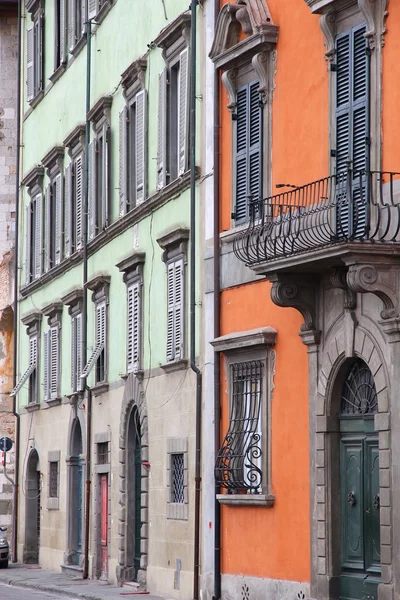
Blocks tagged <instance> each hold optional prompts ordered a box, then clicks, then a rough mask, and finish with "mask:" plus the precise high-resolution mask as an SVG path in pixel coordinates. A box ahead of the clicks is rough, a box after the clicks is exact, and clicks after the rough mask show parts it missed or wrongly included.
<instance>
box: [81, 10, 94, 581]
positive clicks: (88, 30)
mask: <svg viewBox="0 0 400 600" xmlns="http://www.w3.org/2000/svg"><path fill="white" fill-rule="evenodd" d="M91 50H92V24H91V21H90V20H89V19H88V21H87V23H86V57H87V60H86V134H85V193H84V197H83V214H84V219H83V231H82V234H83V302H82V305H83V306H82V364H84V365H85V364H86V361H87V307H88V302H87V287H86V286H87V281H88V251H87V237H88V204H89V202H88V200H89V138H90V121H89V120H88V118H87V115H88V113H89V111H90V83H91ZM82 383H83V389H84V390H86V391H87V415H86V496H85V554H84V562H83V579H88V577H89V537H90V489H91V483H92V480H91V468H92V390H91V389H90V388H89V387H88V386H87V384H86V379H84V380H82Z"/></svg>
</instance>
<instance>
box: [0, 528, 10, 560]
mask: <svg viewBox="0 0 400 600" xmlns="http://www.w3.org/2000/svg"><path fill="white" fill-rule="evenodd" d="M6 531H7V527H0V568H2V569H6V568H7V567H8V558H9V554H10V546H9V545H8V541H7V538H6V536H5V535H4V534H5V532H6Z"/></svg>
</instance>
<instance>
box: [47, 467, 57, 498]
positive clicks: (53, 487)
mask: <svg viewBox="0 0 400 600" xmlns="http://www.w3.org/2000/svg"><path fill="white" fill-rule="evenodd" d="M49 498H58V462H51V463H50V468H49Z"/></svg>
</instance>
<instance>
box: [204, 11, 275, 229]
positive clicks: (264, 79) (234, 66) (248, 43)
mask: <svg viewBox="0 0 400 600" xmlns="http://www.w3.org/2000/svg"><path fill="white" fill-rule="evenodd" d="M257 1H258V0H251V1H250V2H249V4H252V5H253V4H254V7H255V8H254V7H253V6H252V7H250V8H252V9H253V10H256V11H259V12H257V13H256V14H258V15H259V16H258V19H257V20H256V22H253V21H254V17H253V16H250V12H247V10H249V9H248V8H247V5H245V4H240V5H239V4H235V3H233V4H230V5H225V6H223V7H222V8H221V10H220V12H219V15H218V17H217V23H216V32H215V37H214V41H213V45H212V48H211V51H210V54H209V56H210V58H211V60H212V61H213V63H214V65H215V68H216V69H217V70H223V73H222V76H221V81H222V84H223V85H224V87H225V89H226V91H227V93H228V99H229V103H228V109H229V111H230V113H231V115H232V121H231V123H232V135H231V140H232V148H231V156H232V159H234V157H235V152H236V150H235V139H236V120H235V118H236V94H237V90H238V88H239V87H240V86H241V85H242V83H243V78H244V77H245V78H246V80H247V81H250V80H251V79H252V77H251V76H250V73H254V77H253V79H254V80H258V81H259V93H260V101H261V107H262V111H263V120H262V122H263V128H264V131H263V135H262V140H263V144H262V162H263V172H264V173H267V174H270V172H271V159H272V157H271V145H272V99H273V90H274V81H273V78H274V73H275V70H276V50H275V47H276V43H277V41H278V32H279V28H278V27H277V26H276V25H274V24H273V22H272V18H271V15H270V12H269V10H268V7H267V6H266V4H265V5H264V6H263V7H262V8H260V6H258V5H257V6H256V4H257ZM263 1H264V2H265V0H263ZM245 11H246V12H245ZM238 15H239V16H238ZM244 15H247V16H244ZM240 29H242V31H243V32H244V33H245V34H247V35H248V37H247V38H246V39H244V40H242V41H239V35H238V33H239V31H240ZM232 30H234V32H235V34H236V35H235V39H233V38H232V33H231V32H232ZM232 41H233V43H232V44H231V45H230V46H229V43H230V42H232ZM231 171H232V173H231V230H232V231H234V230H235V229H236V227H235V219H234V218H232V216H233V211H234V207H235V204H236V202H235V197H234V194H235V169H232V170H231ZM263 188H264V189H263V190H262V192H263V196H267V195H269V194H270V192H271V178H270V177H269V176H268V177H264V180H263ZM239 226H240V225H239Z"/></svg>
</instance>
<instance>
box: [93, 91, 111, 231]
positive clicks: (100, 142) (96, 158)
mask: <svg viewBox="0 0 400 600" xmlns="http://www.w3.org/2000/svg"><path fill="white" fill-rule="evenodd" d="M111 102H112V98H110V97H107V98H101V99H100V100H99V102H97V104H96V105H95V106H94V107H93V108H92V110H91V111H90V113H89V118H90V120H91V121H92V122H93V130H94V134H95V138H94V139H93V140H92V141H91V142H90V144H89V198H88V202H89V206H88V213H89V214H88V219H89V240H92V239H93V238H94V237H95V236H96V235H98V234H99V233H100V232H101V231H103V229H105V228H106V227H107V226H108V224H109V200H110V199H109V176H110V173H109V167H110V163H109V144H110V126H109V119H110V114H109V109H110V107H111Z"/></svg>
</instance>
